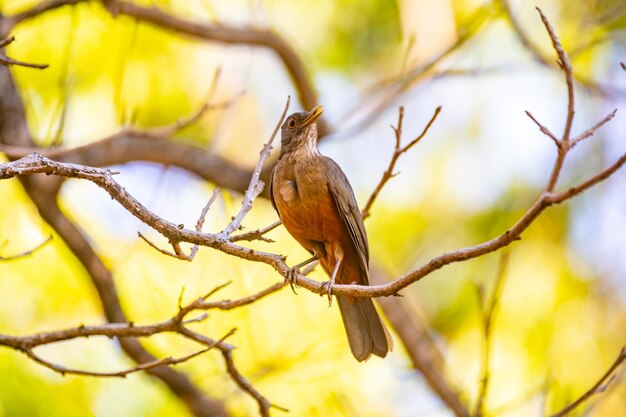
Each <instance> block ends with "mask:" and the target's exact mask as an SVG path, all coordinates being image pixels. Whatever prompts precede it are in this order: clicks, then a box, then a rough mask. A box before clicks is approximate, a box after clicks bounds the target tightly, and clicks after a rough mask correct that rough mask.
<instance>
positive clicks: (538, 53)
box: [499, 0, 626, 98]
mask: <svg viewBox="0 0 626 417" xmlns="http://www.w3.org/2000/svg"><path fill="white" fill-rule="evenodd" d="M499 2H500V4H501V5H502V9H503V10H504V12H505V16H506V18H507V19H508V21H509V22H510V23H511V27H512V29H513V31H514V32H515V34H516V35H517V38H518V39H519V41H520V43H521V44H522V45H523V46H524V48H526V49H527V50H528V51H529V52H530V53H531V54H533V56H534V57H535V59H536V60H537V62H539V63H540V64H541V65H544V66H546V67H549V68H557V67H558V65H557V64H555V62H554V61H553V60H552V59H551V58H548V57H546V56H545V54H544V53H543V51H542V50H541V49H540V48H539V47H537V46H536V45H535V44H534V43H533V41H532V40H531V39H530V37H529V36H528V34H527V33H526V32H525V31H524V29H523V28H522V25H521V24H520V22H519V21H518V20H517V18H516V16H515V13H513V11H512V9H511V5H510V4H509V0H499ZM572 75H573V77H574V78H575V80H576V81H577V82H578V83H579V84H580V85H581V86H583V87H585V88H587V89H588V90H590V91H591V92H593V93H596V94H599V95H601V96H603V97H609V98H610V97H614V96H616V95H620V96H624V95H625V94H626V92H625V91H623V90H618V89H616V88H614V87H613V86H610V85H603V84H601V83H599V82H598V81H596V80H593V79H590V78H587V77H585V76H584V75H582V74H576V73H572Z"/></svg>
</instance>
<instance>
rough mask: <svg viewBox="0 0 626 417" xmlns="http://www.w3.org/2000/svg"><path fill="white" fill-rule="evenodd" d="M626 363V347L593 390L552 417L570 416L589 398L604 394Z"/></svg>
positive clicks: (589, 390)
mask: <svg viewBox="0 0 626 417" xmlns="http://www.w3.org/2000/svg"><path fill="white" fill-rule="evenodd" d="M624 361H626V347H623V348H622V350H620V352H619V355H617V359H615V361H614V362H613V363H612V364H611V366H610V367H609V369H608V370H607V371H606V372H605V373H604V375H602V377H601V378H600V379H599V380H598V382H596V383H595V384H594V385H593V386H592V387H591V388H589V389H588V390H587V391H585V392H584V393H583V394H582V395H581V396H580V397H578V398H577V399H576V400H575V401H574V402H572V403H571V404H569V405H568V406H566V407H565V408H563V409H562V410H561V411H559V412H557V413H554V414H552V415H551V416H550V417H565V416H567V415H569V413H570V412H572V411H573V410H575V409H576V408H578V406H580V405H581V404H582V403H584V402H585V401H587V400H588V399H589V398H591V397H593V396H594V395H596V394H599V393H601V392H604V391H605V390H606V388H607V386H608V385H609V384H610V383H611V382H612V381H613V378H614V377H615V371H616V370H617V369H618V368H619V367H620V366H621V365H622V364H623V363H624Z"/></svg>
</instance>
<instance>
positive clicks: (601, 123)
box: [572, 109, 617, 148]
mask: <svg viewBox="0 0 626 417" xmlns="http://www.w3.org/2000/svg"><path fill="white" fill-rule="evenodd" d="M615 113H617V109H615V110H613V111H612V112H611V113H609V114H607V115H606V117H605V118H604V119H602V120H600V121H599V122H598V123H596V124H595V125H593V126H591V127H590V128H589V129H587V130H585V131H584V132H583V133H581V134H580V135H578V136H576V137H575V138H574V139H572V148H573V147H574V146H575V145H576V144H577V143H578V142H581V141H583V140H585V139H587V138H588V137H591V136H593V135H594V134H595V133H596V130H598V129H600V128H601V127H602V126H604V125H605V124H607V123H608V122H610V121H611V119H613V118H614V117H615Z"/></svg>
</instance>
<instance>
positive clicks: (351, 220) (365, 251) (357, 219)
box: [322, 157, 369, 276]
mask: <svg viewBox="0 0 626 417" xmlns="http://www.w3.org/2000/svg"><path fill="white" fill-rule="evenodd" d="M322 161H323V163H324V166H325V171H326V173H327V178H328V189H329V190H330V193H331V195H332V196H333V199H334V200H335V206H336V207H337V211H338V212H339V215H340V216H341V220H342V221H343V223H344V224H345V226H346V229H348V232H349V233H350V237H351V238H352V243H353V244H354V248H355V249H356V250H357V252H358V254H359V263H360V265H361V268H362V270H363V272H365V276H368V270H369V267H368V263H369V248H368V246H367V234H366V232H365V225H364V224H363V218H362V217H361V211H360V210H359V206H358V204H357V202H356V197H355V196H354V192H353V191H352V187H351V186H350V183H349V182H348V178H347V177H346V174H344V173H343V171H342V170H341V168H340V167H339V165H337V163H336V162H335V161H333V160H332V159H330V158H327V157H322Z"/></svg>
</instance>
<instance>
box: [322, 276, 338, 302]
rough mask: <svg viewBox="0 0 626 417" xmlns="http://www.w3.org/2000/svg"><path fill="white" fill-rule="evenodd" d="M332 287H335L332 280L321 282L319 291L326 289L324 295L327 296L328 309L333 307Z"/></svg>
mask: <svg viewBox="0 0 626 417" xmlns="http://www.w3.org/2000/svg"><path fill="white" fill-rule="evenodd" d="M333 285H335V280H334V279H329V280H328V281H324V282H322V286H321V289H322V290H324V289H326V294H327V295H328V307H331V306H332V305H333Z"/></svg>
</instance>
